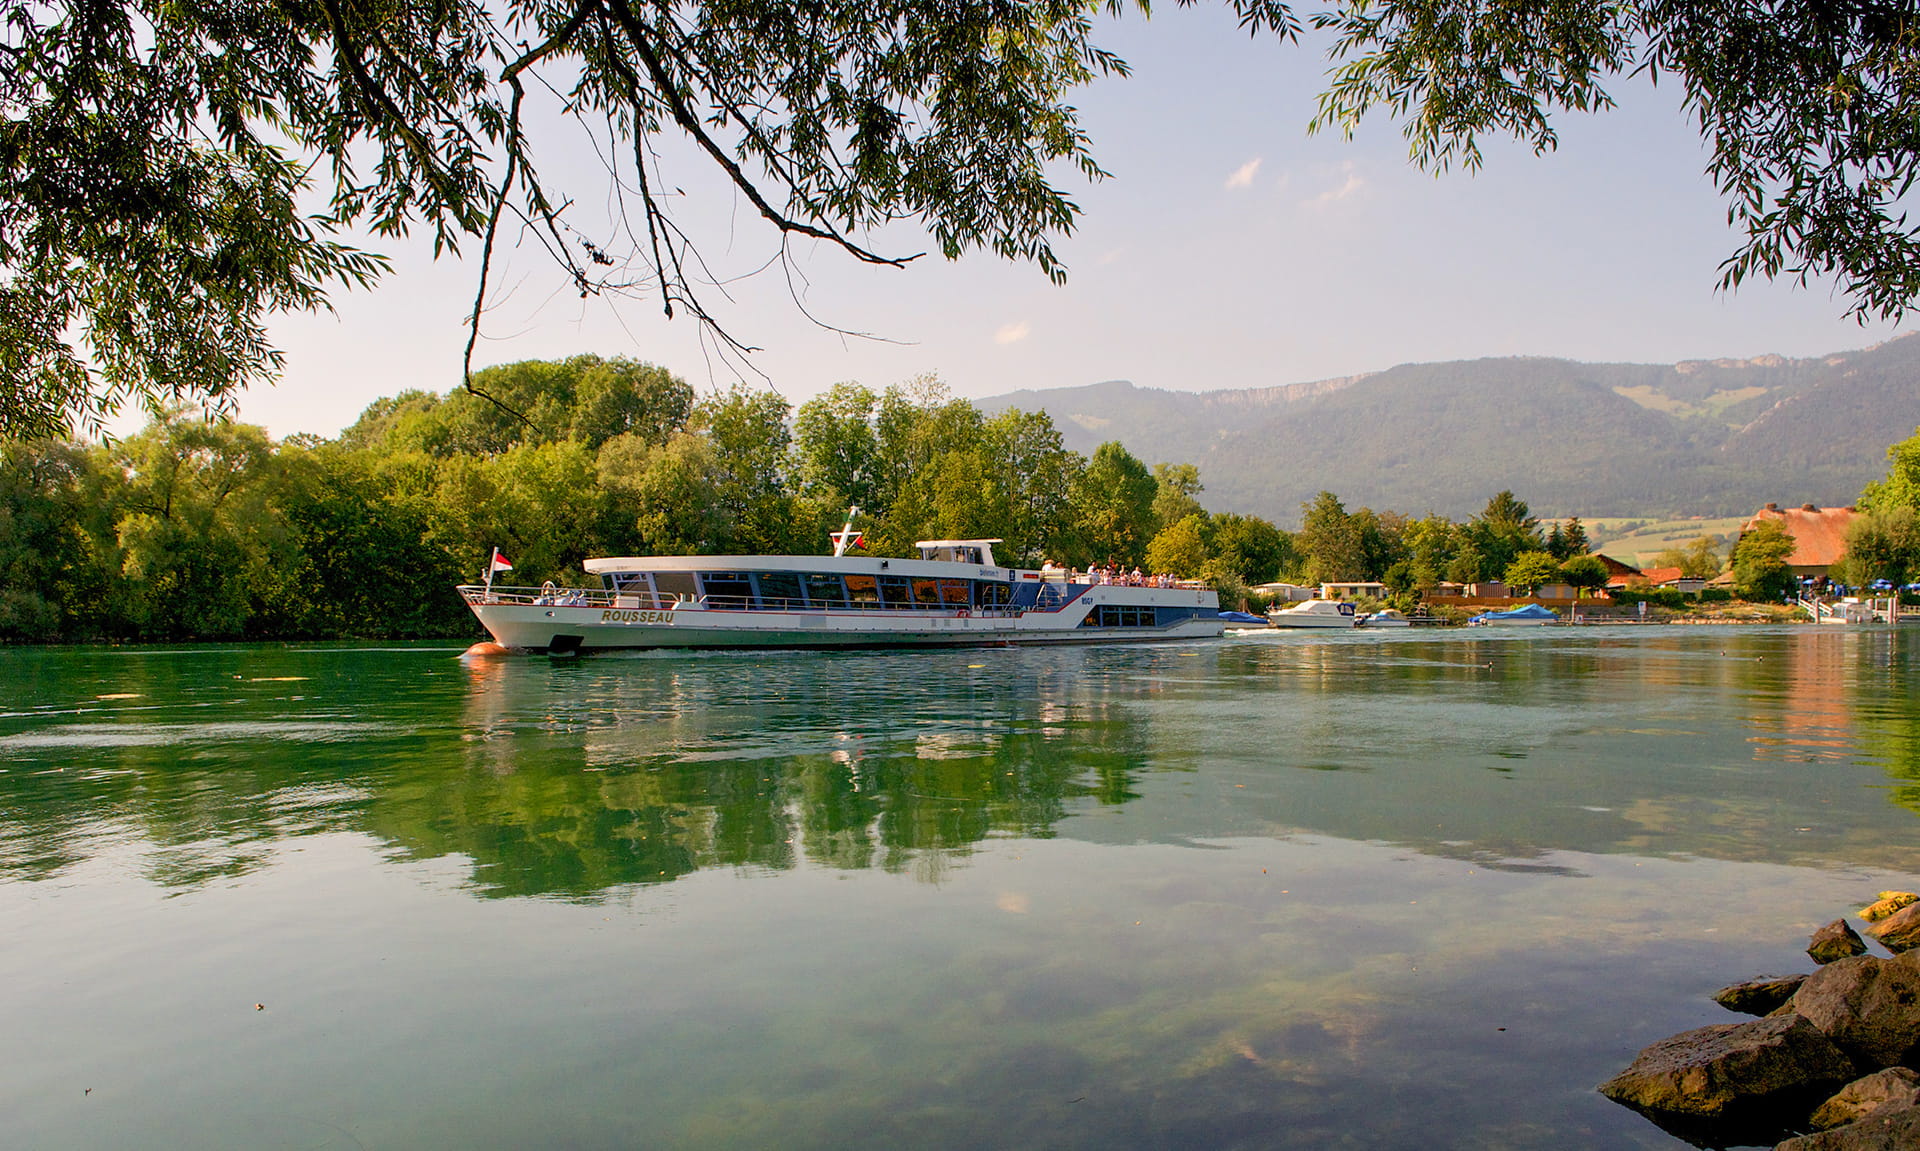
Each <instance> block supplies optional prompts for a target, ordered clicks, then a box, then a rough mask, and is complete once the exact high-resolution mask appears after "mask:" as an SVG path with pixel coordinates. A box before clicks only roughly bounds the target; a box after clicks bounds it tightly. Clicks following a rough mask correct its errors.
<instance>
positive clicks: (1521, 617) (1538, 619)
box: [1467, 603, 1560, 627]
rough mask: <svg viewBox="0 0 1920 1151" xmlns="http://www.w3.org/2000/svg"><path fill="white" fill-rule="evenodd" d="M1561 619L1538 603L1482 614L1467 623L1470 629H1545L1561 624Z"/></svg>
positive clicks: (1551, 610)
mask: <svg viewBox="0 0 1920 1151" xmlns="http://www.w3.org/2000/svg"><path fill="white" fill-rule="evenodd" d="M1559 622H1560V617H1559V616H1558V615H1555V614H1554V612H1553V609H1551V608H1544V607H1541V606H1540V605H1539V604H1537V603H1530V604H1523V605H1522V606H1520V607H1516V608H1510V609H1508V610H1506V611H1488V612H1481V613H1480V614H1479V615H1477V616H1474V617H1473V618H1472V619H1470V620H1468V621H1467V625H1468V626H1469V627H1544V626H1546V625H1547V624H1551V623H1559Z"/></svg>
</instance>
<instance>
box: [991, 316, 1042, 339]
mask: <svg viewBox="0 0 1920 1151" xmlns="http://www.w3.org/2000/svg"><path fill="white" fill-rule="evenodd" d="M1032 330H1033V328H1032V327H1031V326H1029V325H1028V323H1027V322H1026V321H1025V320H1021V321H1019V322H1018V323H1013V324H1003V325H1001V328H1000V330H999V331H997V332H995V333H994V334H993V342H994V343H996V344H1017V343H1019V342H1020V341H1021V340H1024V339H1026V338H1027V333H1028V332H1031V331H1032Z"/></svg>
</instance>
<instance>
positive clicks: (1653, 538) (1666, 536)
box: [1580, 516, 1747, 567]
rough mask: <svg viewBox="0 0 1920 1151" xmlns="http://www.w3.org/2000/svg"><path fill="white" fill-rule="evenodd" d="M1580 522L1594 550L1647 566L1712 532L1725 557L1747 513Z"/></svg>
mask: <svg viewBox="0 0 1920 1151" xmlns="http://www.w3.org/2000/svg"><path fill="white" fill-rule="evenodd" d="M1580 522H1581V523H1582V524H1584V525H1586V529H1587V538H1588V539H1589V540H1591V541H1592V546H1593V550H1594V551H1597V552H1605V553H1607V554H1608V555H1610V556H1612V557H1613V558H1614V559H1617V560H1620V561H1622V562H1623V563H1630V564H1633V565H1634V566H1636V567H1644V566H1646V565H1647V564H1650V563H1652V562H1653V559H1654V557H1655V556H1657V555H1659V554H1660V553H1661V552H1663V551H1666V550H1667V549H1668V548H1684V547H1686V546H1687V545H1688V544H1690V543H1692V542H1693V541H1694V540H1696V539H1699V538H1700V537H1701V536H1712V537H1713V538H1714V540H1715V542H1716V543H1717V544H1718V545H1719V548H1720V555H1721V556H1722V557H1723V558H1724V557H1725V556H1726V554H1727V548H1728V547H1729V546H1730V545H1731V544H1732V542H1733V539H1734V537H1735V536H1737V535H1739V534H1740V525H1742V524H1744V523H1746V522H1747V517H1745V516H1730V517H1725V518H1721V519H1707V518H1704V517H1700V516H1695V517H1693V518H1691V519H1682V520H1663V519H1656V518H1653V517H1651V516H1640V517H1634V516H1598V517H1595V518H1594V519H1587V518H1586V517H1585V516H1582V517H1581V519H1580Z"/></svg>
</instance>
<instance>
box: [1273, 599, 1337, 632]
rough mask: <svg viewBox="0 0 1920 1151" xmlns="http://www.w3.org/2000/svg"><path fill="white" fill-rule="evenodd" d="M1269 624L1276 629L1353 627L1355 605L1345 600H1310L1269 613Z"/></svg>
mask: <svg viewBox="0 0 1920 1151" xmlns="http://www.w3.org/2000/svg"><path fill="white" fill-rule="evenodd" d="M1267 622H1269V623H1271V624H1273V626H1275V627H1352V626H1353V625H1354V623H1355V622H1356V621H1355V618H1354V614H1353V605H1352V604H1350V603H1348V602H1347V601H1345V600H1337V599H1310V600H1307V601H1306V602H1304V603H1297V604H1294V605H1293V606H1292V607H1290V608H1287V609H1285V610H1284V611H1281V610H1274V611H1269V612H1268V613H1267Z"/></svg>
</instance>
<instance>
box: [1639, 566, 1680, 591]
mask: <svg viewBox="0 0 1920 1151" xmlns="http://www.w3.org/2000/svg"><path fill="white" fill-rule="evenodd" d="M1640 574H1641V575H1642V576H1645V577H1646V580H1647V582H1648V583H1650V584H1652V585H1653V586H1654V587H1659V586H1660V585H1661V584H1669V583H1672V582H1673V581H1674V580H1677V579H1679V578H1680V569H1679V568H1641V569H1640Z"/></svg>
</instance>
